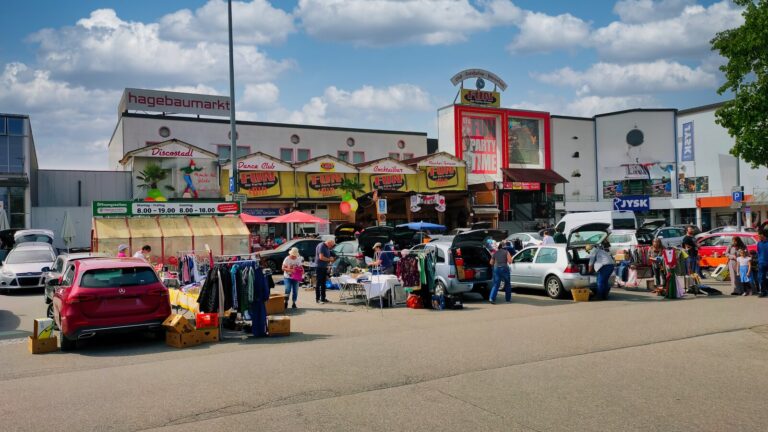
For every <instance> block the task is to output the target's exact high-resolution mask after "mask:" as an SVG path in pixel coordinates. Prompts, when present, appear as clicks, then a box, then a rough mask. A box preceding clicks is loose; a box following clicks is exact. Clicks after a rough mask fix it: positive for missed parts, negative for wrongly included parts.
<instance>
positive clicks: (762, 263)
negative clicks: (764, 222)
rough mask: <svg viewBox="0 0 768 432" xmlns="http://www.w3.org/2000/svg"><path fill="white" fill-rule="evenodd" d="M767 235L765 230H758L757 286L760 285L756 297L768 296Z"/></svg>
mask: <svg viewBox="0 0 768 432" xmlns="http://www.w3.org/2000/svg"><path fill="white" fill-rule="evenodd" d="M766 276H768V236H766V232H765V231H760V241H759V242H757V286H758V287H760V295H759V296H758V297H766V296H768V281H767V280H765V278H766Z"/></svg>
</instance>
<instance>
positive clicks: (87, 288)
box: [53, 258, 171, 350]
mask: <svg viewBox="0 0 768 432" xmlns="http://www.w3.org/2000/svg"><path fill="white" fill-rule="evenodd" d="M53 309H54V312H53V316H54V320H55V321H56V324H57V325H58V327H59V329H60V330H61V349H62V350H71V349H74V348H76V347H77V341H79V340H83V339H88V338H91V337H93V336H96V335H97V334H104V333H115V332H125V331H138V330H150V331H154V332H157V334H158V335H160V334H162V330H163V327H162V323H163V321H164V320H165V319H166V318H167V317H168V316H169V315H170V314H171V305H170V302H169V298H168V289H167V288H166V287H165V286H164V285H163V283H162V281H161V280H160V278H158V276H157V273H155V271H154V269H153V268H152V267H151V266H150V265H149V264H147V263H146V262H145V261H144V260H141V259H134V258H122V259H114V258H105V259H101V258H97V259H91V260H83V261H75V262H74V263H72V264H71V265H70V266H68V268H67V269H66V270H65V272H64V276H63V277H62V280H61V282H60V286H58V287H57V288H56V290H55V291H54V294H53Z"/></svg>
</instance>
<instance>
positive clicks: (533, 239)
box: [507, 232, 543, 247]
mask: <svg viewBox="0 0 768 432" xmlns="http://www.w3.org/2000/svg"><path fill="white" fill-rule="evenodd" d="M507 240H509V241H511V242H514V241H515V240H520V241H521V242H522V243H523V247H528V246H538V245H540V244H541V242H542V241H543V239H542V238H541V236H540V235H539V233H535V232H521V233H516V234H512V235H510V236H509V237H507Z"/></svg>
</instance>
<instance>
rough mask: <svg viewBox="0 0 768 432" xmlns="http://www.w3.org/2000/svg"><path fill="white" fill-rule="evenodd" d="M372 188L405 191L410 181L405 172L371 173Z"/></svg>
mask: <svg viewBox="0 0 768 432" xmlns="http://www.w3.org/2000/svg"><path fill="white" fill-rule="evenodd" d="M370 181H371V190H385V191H405V190H407V189H408V181H407V179H406V175H405V174H379V175H371V180H370Z"/></svg>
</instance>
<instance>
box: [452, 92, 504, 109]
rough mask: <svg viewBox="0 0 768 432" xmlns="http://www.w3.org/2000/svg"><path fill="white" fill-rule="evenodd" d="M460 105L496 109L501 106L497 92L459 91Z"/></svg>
mask: <svg viewBox="0 0 768 432" xmlns="http://www.w3.org/2000/svg"><path fill="white" fill-rule="evenodd" d="M461 103H463V104H465V105H479V106H488V107H494V108H498V107H499V106H501V95H500V94H499V92H491V91H482V90H469V89H461Z"/></svg>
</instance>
